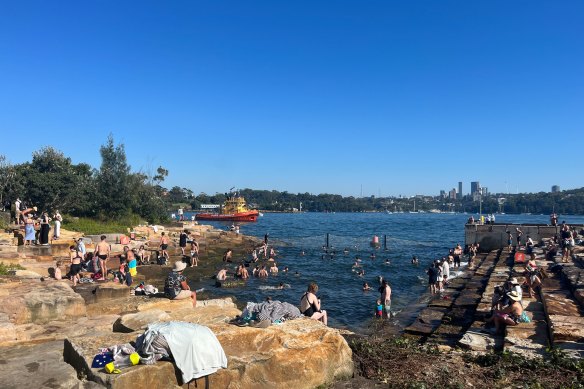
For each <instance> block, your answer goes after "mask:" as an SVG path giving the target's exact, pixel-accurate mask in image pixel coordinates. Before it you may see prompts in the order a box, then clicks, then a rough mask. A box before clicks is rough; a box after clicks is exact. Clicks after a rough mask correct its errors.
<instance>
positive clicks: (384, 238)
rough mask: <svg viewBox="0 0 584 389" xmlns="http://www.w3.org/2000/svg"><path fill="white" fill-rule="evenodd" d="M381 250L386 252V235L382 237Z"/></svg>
mask: <svg viewBox="0 0 584 389" xmlns="http://www.w3.org/2000/svg"><path fill="white" fill-rule="evenodd" d="M383 250H385V251H387V235H383Z"/></svg>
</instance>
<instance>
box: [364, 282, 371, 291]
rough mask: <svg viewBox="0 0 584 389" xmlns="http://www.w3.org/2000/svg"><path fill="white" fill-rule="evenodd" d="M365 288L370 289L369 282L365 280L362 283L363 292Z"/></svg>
mask: <svg viewBox="0 0 584 389" xmlns="http://www.w3.org/2000/svg"><path fill="white" fill-rule="evenodd" d="M366 290H371V287H370V286H369V284H368V283H367V282H364V283H363V292H365V291H366Z"/></svg>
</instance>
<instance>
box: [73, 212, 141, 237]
mask: <svg viewBox="0 0 584 389" xmlns="http://www.w3.org/2000/svg"><path fill="white" fill-rule="evenodd" d="M143 223H144V222H143V221H142V219H141V218H140V217H139V216H135V215H132V216H128V217H125V218H122V219H117V220H100V219H91V218H86V217H71V216H64V217H63V228H65V229H67V230H70V231H77V232H82V233H84V234H86V235H99V234H107V233H118V234H126V233H128V228H130V229H131V228H132V227H134V226H137V225H139V224H143Z"/></svg>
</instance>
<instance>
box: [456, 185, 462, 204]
mask: <svg viewBox="0 0 584 389" xmlns="http://www.w3.org/2000/svg"><path fill="white" fill-rule="evenodd" d="M457 197H458V199H459V200H462V181H458V195H457Z"/></svg>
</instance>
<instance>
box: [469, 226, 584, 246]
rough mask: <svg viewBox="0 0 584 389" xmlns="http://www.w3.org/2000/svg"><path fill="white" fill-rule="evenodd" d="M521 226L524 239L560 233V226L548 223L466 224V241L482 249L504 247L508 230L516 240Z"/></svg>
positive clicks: (548, 236)
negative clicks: (476, 244) (517, 229)
mask: <svg viewBox="0 0 584 389" xmlns="http://www.w3.org/2000/svg"><path fill="white" fill-rule="evenodd" d="M517 227H519V228H520V229H521V231H523V239H524V240H525V239H527V236H528V235H529V236H530V237H531V239H533V241H534V242H538V241H540V240H542V239H544V238H552V237H553V236H554V235H559V233H560V226H559V225H558V226H549V225H546V224H511V223H509V224H499V223H498V224H466V225H465V226H464V238H465V243H466V244H467V245H470V244H472V243H479V244H480V247H481V251H492V250H498V249H501V248H504V247H506V246H507V231H511V233H512V234H513V241H514V242H515V240H516V238H517V236H516V234H515V228H517ZM570 227H576V228H577V229H578V230H581V229H583V228H584V226H582V225H578V226H574V225H570Z"/></svg>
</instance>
